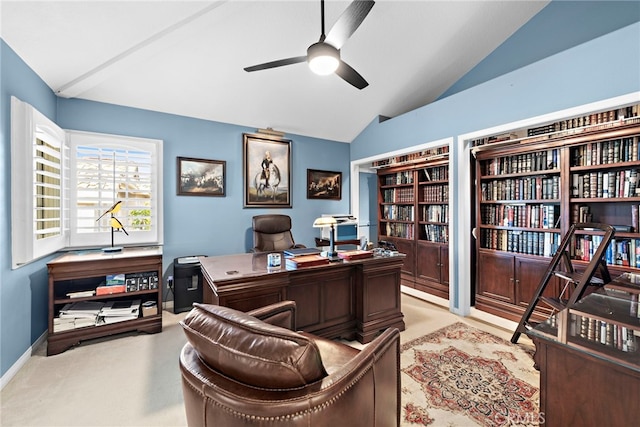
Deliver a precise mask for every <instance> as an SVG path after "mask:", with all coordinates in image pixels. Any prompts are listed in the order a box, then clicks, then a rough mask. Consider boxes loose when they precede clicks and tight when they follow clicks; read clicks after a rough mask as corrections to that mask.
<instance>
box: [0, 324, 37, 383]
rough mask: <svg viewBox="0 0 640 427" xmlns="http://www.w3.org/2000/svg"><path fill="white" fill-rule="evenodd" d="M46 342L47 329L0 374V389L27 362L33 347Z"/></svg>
mask: <svg viewBox="0 0 640 427" xmlns="http://www.w3.org/2000/svg"><path fill="white" fill-rule="evenodd" d="M46 342H47V331H44V332H43V333H42V335H40V336H39V337H38V339H37V340H36V341H35V342H34V343H33V344H32V345H31V347H29V348H28V349H27V350H26V351H25V352H24V353H23V354H22V356H20V358H19V359H18V360H16V362H15V363H14V364H13V365H11V367H10V368H9V369H8V370H7V372H5V373H4V375H3V376H2V379H0V390H2V389H3V388H4V386H6V385H7V384H9V381H11V380H12V379H13V377H15V376H16V374H17V373H18V372H19V371H20V369H22V367H23V366H24V365H25V364H26V363H27V361H28V360H29V358H30V357H31V356H32V355H33V353H34V349H36V348H38V347H39V346H41V345H43V344H45V343H46Z"/></svg>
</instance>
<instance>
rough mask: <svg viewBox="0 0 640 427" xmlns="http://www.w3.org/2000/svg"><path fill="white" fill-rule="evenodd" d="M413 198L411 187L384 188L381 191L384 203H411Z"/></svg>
mask: <svg viewBox="0 0 640 427" xmlns="http://www.w3.org/2000/svg"><path fill="white" fill-rule="evenodd" d="M414 200H415V198H414V192H413V187H403V188H386V189H384V190H383V191H382V201H383V202H384V203H413V201H414Z"/></svg>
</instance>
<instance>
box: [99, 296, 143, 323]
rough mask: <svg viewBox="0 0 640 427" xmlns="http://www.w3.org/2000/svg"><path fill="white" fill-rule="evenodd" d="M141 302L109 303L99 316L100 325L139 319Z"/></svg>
mask: <svg viewBox="0 0 640 427" xmlns="http://www.w3.org/2000/svg"><path fill="white" fill-rule="evenodd" d="M141 303H142V301H141V300H139V299H138V300H133V301H131V300H127V301H109V302H107V303H106V304H105V306H104V307H102V310H100V314H99V315H98V324H99V325H101V324H111V323H117V322H124V321H125V320H133V319H137V318H138V317H139V316H140V304H141Z"/></svg>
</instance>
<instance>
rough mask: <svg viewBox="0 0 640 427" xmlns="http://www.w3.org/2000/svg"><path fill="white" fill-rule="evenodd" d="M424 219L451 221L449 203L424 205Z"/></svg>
mask: <svg viewBox="0 0 640 427" xmlns="http://www.w3.org/2000/svg"><path fill="white" fill-rule="evenodd" d="M422 220H423V221H429V222H449V205H428V206H422Z"/></svg>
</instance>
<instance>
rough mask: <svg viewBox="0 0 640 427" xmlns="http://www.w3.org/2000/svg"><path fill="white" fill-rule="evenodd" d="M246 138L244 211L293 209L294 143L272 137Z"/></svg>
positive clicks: (243, 151)
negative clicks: (248, 209) (292, 163)
mask: <svg viewBox="0 0 640 427" xmlns="http://www.w3.org/2000/svg"><path fill="white" fill-rule="evenodd" d="M243 136H244V145H243V149H242V160H243V170H244V186H243V187H244V207H245V208H256V207H259V208H283V207H284V208H290V207H291V141H290V140H288V139H283V138H280V137H277V136H272V135H260V134H247V133H245V134H244V135H243Z"/></svg>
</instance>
